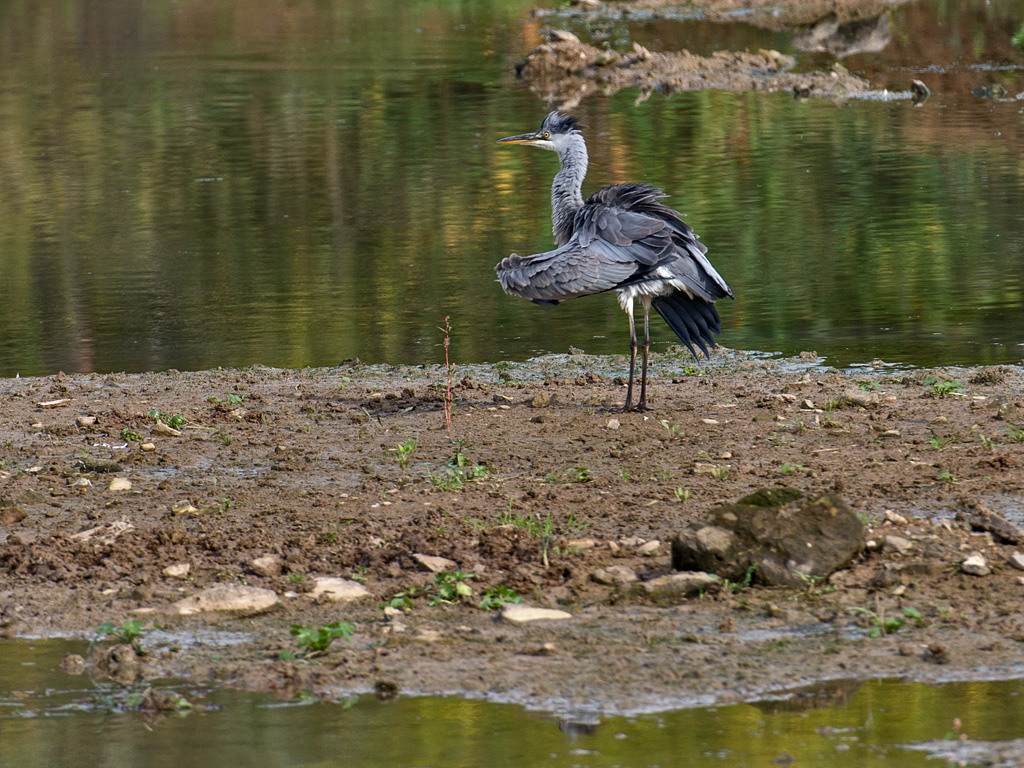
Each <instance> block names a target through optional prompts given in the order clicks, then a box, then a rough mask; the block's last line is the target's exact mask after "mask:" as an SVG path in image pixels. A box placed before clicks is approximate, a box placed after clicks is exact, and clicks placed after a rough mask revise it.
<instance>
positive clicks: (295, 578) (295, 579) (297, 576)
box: [288, 571, 306, 584]
mask: <svg viewBox="0 0 1024 768" xmlns="http://www.w3.org/2000/svg"><path fill="white" fill-rule="evenodd" d="M305 580H306V575H305V574H304V573H299V572H298V571H293V572H292V573H289V574H288V583H289V584H301V583H302V582H304V581H305Z"/></svg>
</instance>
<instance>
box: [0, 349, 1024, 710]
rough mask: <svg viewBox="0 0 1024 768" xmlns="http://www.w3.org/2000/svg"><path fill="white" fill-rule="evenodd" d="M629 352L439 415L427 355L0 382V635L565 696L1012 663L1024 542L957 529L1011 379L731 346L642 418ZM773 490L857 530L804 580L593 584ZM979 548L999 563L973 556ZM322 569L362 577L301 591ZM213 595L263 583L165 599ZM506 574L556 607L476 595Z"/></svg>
mask: <svg viewBox="0 0 1024 768" xmlns="http://www.w3.org/2000/svg"><path fill="white" fill-rule="evenodd" d="M624 371H625V361H624V360H623V359H622V358H595V357H590V356H587V355H584V354H574V355H560V356H549V357H544V358H540V359H538V360H536V361H532V362H530V363H526V364H498V365H493V366H487V365H485V366H471V367H464V366H457V367H456V368H455V370H454V375H453V383H452V389H451V402H452V413H451V435H450V436H449V433H448V430H447V428H446V420H445V400H446V397H447V392H446V389H447V381H446V375H445V370H444V369H443V368H422V367H419V368H401V367H380V366H377V367H368V366H362V365H359V364H358V363H354V364H346V365H343V366H341V367H338V368H331V369H315V370H297V371H291V370H278V369H269V368H252V369H246V370H217V371H204V372H197V373H179V372H177V371H169V372H163V373H147V374H138V375H127V374H113V375H99V374H86V375H70V376H69V375H64V374H59V375H57V376H50V377H45V378H19V379H3V380H0V626H2V630H0V631H3V632H4V633H6V634H7V635H9V636H40V635H43V636H54V635H56V636H71V637H81V638H91V637H93V636H94V635H95V634H96V631H97V627H98V626H99V625H100V624H101V623H103V622H111V623H113V624H115V625H119V626H120V625H122V624H123V623H124V622H126V621H129V620H133V619H134V620H137V621H139V622H141V624H142V626H143V627H144V630H145V635H144V637H143V638H142V641H141V643H142V646H143V647H144V648H145V649H146V650H148V651H149V653H148V654H147V655H146V656H144V657H142V658H141V659H139V662H140V663H139V664H136V663H135V662H134V661H133V662H132V664H131V665H129V666H130V667H131V668H130V669H129V670H128V671H129V672H130V674H129V677H132V676H142V677H146V678H153V677H166V676H183V677H189V678H191V679H194V680H206V679H217V680H219V681H223V682H225V683H227V684H230V685H238V686H244V687H248V688H252V689H259V690H275V691H278V692H280V693H281V695H283V696H291V695H295V694H296V693H297V692H299V691H301V690H309V691H312V692H314V693H317V694H322V695H327V696H333V695H337V694H338V693H339V692H340V691H352V690H369V689H373V688H374V687H377V688H379V690H381V691H384V692H387V691H392V690H395V689H397V690H400V691H404V692H436V693H439V692H452V691H458V692H465V693H468V694H469V695H483V696H489V697H493V698H498V699H505V700H512V701H520V702H524V703H527V704H530V705H533V706H538V707H546V708H555V709H565V708H573V707H579V708H592V709H605V710H616V711H628V710H641V709H656V708H665V707H671V706H674V705H680V704H688V703H689V704H692V703H695V702H710V701H716V700H717V701H729V700H735V699H736V698H740V697H751V696H758V695H762V694H764V693H765V692H770V691H778V690H782V689H786V688H789V687H791V686H793V685H796V684H806V683H813V682H815V681H822V680H835V679H848V678H861V679H863V678H866V677H876V676H904V675H905V676H909V677H913V678H918V679H923V680H935V679H947V678H965V677H979V676H983V677H1007V676H1012V677H1018V676H1020V675H1021V674H1024V612H1022V602H1024V579H1022V577H1024V571H1020V570H1016V569H1015V568H1014V567H1012V565H1011V564H1010V562H1009V558H1010V557H1011V556H1012V555H1013V554H1014V553H1017V552H1024V546H1020V545H1014V544H1008V543H1005V540H1003V539H1000V538H999V537H996V536H993V535H992V534H991V533H989V532H985V531H975V530H971V527H970V525H969V524H968V523H967V522H966V521H965V520H964V515H965V514H969V513H971V512H972V511H974V512H976V511H977V510H978V509H981V508H987V509H988V510H991V511H992V512H994V513H996V514H999V515H1002V516H1004V517H1006V518H1008V519H1009V520H1011V521H1012V522H1017V523H1020V522H1021V511H1022V510H1021V491H1022V486H1024V468H1022V465H1024V431H1022V430H1021V427H1022V426H1024V369H1022V368H1020V367H1016V366H1012V367H994V368H978V369H943V370H934V371H922V370H914V371H899V370H895V369H893V368H891V367H889V366H886V365H885V364H883V363H881V362H878V363H876V364H875V366H874V367H870V368H865V369H863V370H856V371H837V370H833V369H829V368H826V367H823V366H819V365H817V364H816V362H815V360H814V356H813V354H811V353H808V354H805V355H804V356H803V358H802V359H793V360H769V359H765V358H759V357H756V356H751V355H745V354H741V353H734V352H730V351H728V350H720V351H719V352H718V353H716V354H715V355H714V357H713V360H712V361H711V362H710V363H707V364H703V365H700V366H695V365H694V364H693V361H692V359H691V358H689V357H688V356H687V355H685V354H684V353H678V352H676V351H674V350H671V349H670V351H669V352H667V353H665V354H661V355H657V356H656V358H655V364H654V367H653V372H654V380H653V398H652V401H653V405H654V408H655V410H653V411H652V412H650V413H646V414H639V413H616V412H614V411H613V410H612V408H613V407H614V406H615V405H616V404H619V403H621V401H622V400H623V397H624V389H625V388H624V387H623V386H622V381H621V378H620V377H621V375H622V374H623V373H624ZM176 417H180V418H176ZM158 420H159V421H160V422H161V424H170V425H174V426H176V427H177V431H179V432H180V435H173V434H170V435H161V434H159V432H160V431H161V429H162V427H161V426H157V421H158ZM163 431H165V432H166V431H167V430H163ZM116 479H121V480H127V481H128V482H129V483H130V488H127V487H124V486H125V485H126V484H125V483H123V482H120V480H119V481H118V482H116V483H115V482H114V481H115V480H116ZM112 483H114V489H111V484H112ZM119 486H121V487H122V489H121V490H117V488H118V487H119ZM777 486H792V487H795V488H798V489H800V490H803V491H805V492H808V493H815V492H823V491H834V492H837V493H838V494H840V495H841V496H842V497H843V498H844V499H845V500H846V501H847V502H848V503H849V504H850V506H851V507H852V508H853V509H854V510H855V511H856V512H857V513H858V515H859V516H860V517H861V518H862V519H863V520H864V521H865V522H866V523H867V524H868V525H869V527H870V528H869V532H868V539H870V541H869V549H868V550H867V551H865V553H864V554H863V555H862V556H861V557H859V558H858V559H857V560H856V561H855V562H854V564H853V565H852V566H851V567H850V568H849V569H846V570H842V571H839V572H837V573H835V574H834V575H833V576H832V577H831V578H830V579H828V580H827V581H824V582H813V581H809V582H808V583H807V585H806V586H805V587H802V588H795V589H793V588H788V589H784V588H766V587H760V586H757V585H756V584H754V585H749V586H745V585H743V584H732V585H729V584H723V585H720V586H714V587H711V588H709V589H707V590H705V591H704V592H702V593H701V594H699V595H696V596H694V597H691V598H687V599H679V600H677V601H674V602H673V604H670V605H649V604H645V603H644V602H643V600H642V599H638V598H634V597H630V596H629V595H628V592H627V591H626V590H623V589H622V588H619V587H616V586H614V585H606V584H601V583H598V582H596V581H595V580H594V579H593V578H592V576H593V574H594V572H595V571H596V570H597V569H599V568H601V567H606V566H611V565H621V566H627V567H628V568H630V569H632V571H633V572H635V573H636V574H637V576H638V577H639V578H640V579H641V580H649V579H651V578H654V577H656V576H659V575H662V574H665V573H668V572H669V571H670V570H671V564H670V553H669V543H670V541H671V539H672V537H673V535H674V534H675V533H676V532H677V531H678V530H679V529H680V528H681V527H682V526H683V525H684V524H685V523H687V522H688V521H691V520H694V519H696V518H699V517H700V516H701V515H704V514H705V513H707V512H708V511H709V510H711V509H712V508H714V507H715V506H716V505H719V504H723V503H727V502H732V501H735V500H736V499H738V498H739V497H741V496H744V495H746V494H747V493H749V492H751V491H754V490H756V489H759V488H764V487H777ZM651 542H659V543H657V544H652V543H651ZM975 552H977V553H980V554H981V555H982V556H983V557H984V558H985V559H986V561H987V565H988V567H989V568H990V569H991V573H990V574H988V575H981V576H978V575H969V574H967V573H964V572H963V571H962V568H961V564H962V562H963V561H964V560H965V558H967V557H968V556H969V555H970V554H972V553H975ZM415 554H425V555H432V556H439V557H444V558H448V559H449V560H451V561H453V562H454V564H455V567H454V568H453V567H451V565H450V564H449V565H448V566H447V570H448V572H450V573H451V572H455V571H456V570H458V572H459V573H461V574H468V575H471V578H470V577H469V576H467V577H466V578H465V579H459V578H456V577H448V578H449V584H448V586H449V587H454V584H455V583H462V584H465V585H466V586H467V587H468V588H469V590H471V591H472V594H470V595H465V596H460V595H458V594H457V593H456V592H455V591H454V589H449V590H448V591H447V592H446V591H445V590H444V589H442V588H440V587H439V586H438V584H437V578H438V577H437V576H436V575H435V574H434V573H433V572H431V571H429V570H427V568H426V567H425V566H424V565H422V564H421V563H420V562H418V561H417V560H416V559H414V557H413V555H415ZM273 555H276V556H277V557H276V558H273V557H272V558H270V559H269V560H259V561H258V562H257V563H254V561H257V560H258V559H259V558H264V557H267V556H273ZM545 559H546V563H545ZM268 564H269V565H268ZM170 566H177V567H178V568H177V569H174V568H172V569H171V570H169V571H168V570H166V569H168V567H170ZM185 566H187V573H183V571H184V570H185ZM278 570H279V571H280V572H279V573H278V572H277V571H278ZM327 576H332V577H341V578H346V579H354V580H355V581H356V582H357V583H361V584H363V585H364V586H365V588H366V589H368V590H369V592H370V595H369V596H368V597H365V598H362V599H358V600H355V601H352V602H335V601H331V600H329V599H327V598H325V597H319V598H313V597H311V596H310V595H311V591H310V590H311V589H312V587H313V586H314V585H315V583H316V579H317V578H318V577H327ZM441 578H442V579H444V578H445V577H441ZM217 584H234V585H242V584H244V585H249V586H253V587H261V588H266V589H269V590H272V591H273V592H274V593H275V594H276V596H278V597H279V598H280V603H279V604H278V605H277V606H275V607H274V608H272V609H271V610H269V611H268V612H266V613H262V614H260V615H257V616H248V617H239V616H237V615H234V614H226V613H200V614H195V615H191V616H182V615H179V614H177V613H176V612H175V610H174V607H173V606H174V603H175V602H176V601H178V600H181V599H183V598H185V597H188V596H190V595H195V594H197V593H199V592H201V591H202V590H203V589H205V588H208V587H211V586H214V585H217ZM442 586H444V585H442ZM498 587H502V588H504V589H505V590H511V592H509V591H499V590H498V589H497V588H498ZM512 592H514V593H515V594H516V595H518V596H520V597H521V599H522V601H523V603H524V604H529V605H532V606H538V607H547V608H557V609H561V610H564V611H566V612H568V613H570V614H571V615H572V618H569V619H564V620H559V621H556V620H545V621H539V622H535V623H528V624H515V623H512V622H510V621H508V620H507V619H505V618H502V617H501V611H500V610H484V609H482V608H481V607H479V605H480V602H481V600H482V599H483V598H484V597H485V595H486V596H490V597H491V598H492V601H495V602H496V601H497V600H499V599H501V598H506V599H512V597H513V596H512ZM403 596H405V597H406V598H407V600H403ZM438 597H448V598H451V599H452V600H453V602H440V603H438V604H436V605H432V604H431V603H433V602H437V598H438ZM387 604H393V605H394V606H396V607H397V608H398V609H400V611H401V612H398V611H396V610H394V609H390V610H388V611H385V610H383V608H384V607H385V606H386V605H387ZM499 607H500V606H499ZM904 609H909V610H908V611H906V612H905V611H904ZM337 621H347V622H350V623H351V624H352V625H353V626H354V629H355V631H354V634H353V636H352V637H351V639H350V640H349V641H347V642H346V641H345V640H343V639H339V640H337V641H336V642H335V643H334V644H333V645H332V646H330V648H329V649H328V651H327V653H325V654H322V655H319V656H315V655H308V656H307V657H306V658H303V657H302V651H303V650H304V649H302V648H301V647H300V646H299V645H297V640H296V637H293V636H292V634H291V631H290V630H291V627H292V625H305V626H309V627H312V628H319V627H321V626H325V625H328V624H331V623H333V622H337ZM900 621H902V626H896V624H898V623H899V622H900ZM881 625H886V629H887V630H888V631H886V632H884V633H883V632H881V631H880V626H881ZM872 635H880V636H877V637H875V636H872ZM306 650H308V649H306ZM282 652H284V655H285V656H288V655H289V652H295V653H298V654H299V658H292V659H285V660H282V659H281V656H282ZM95 662H96V660H95V659H93V660H91V661H87V664H95ZM115 666H117V665H115ZM122 666H123V665H122ZM115 671H117V670H115ZM124 671H125V670H124V669H121V670H120V672H121V673H124ZM93 672H94V673H96V674H98V673H99V669H94V670H93Z"/></svg>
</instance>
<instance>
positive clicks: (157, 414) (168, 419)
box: [146, 408, 185, 429]
mask: <svg viewBox="0 0 1024 768" xmlns="http://www.w3.org/2000/svg"><path fill="white" fill-rule="evenodd" d="M146 415H147V416H149V418H151V419H153V420H154V421H162V422H163V423H164V424H166V425H167V426H168V427H172V428H174V429H179V428H180V427H181V426H182V425H184V423H185V417H184V416H182V415H181V414H180V413H179V414H175V415H174V416H169V415H168V414H166V413H164V412H163V411H161V410H159V409H157V408H150V409H149V410H148V411H146Z"/></svg>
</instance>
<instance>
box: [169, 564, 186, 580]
mask: <svg viewBox="0 0 1024 768" xmlns="http://www.w3.org/2000/svg"><path fill="white" fill-rule="evenodd" d="M191 570H192V566H191V565H190V564H189V563H175V564H174V565H168V566H167V567H166V568H164V570H163V574H164V576H166V577H167V578H169V579H187V578H188V574H189V572H190V571H191Z"/></svg>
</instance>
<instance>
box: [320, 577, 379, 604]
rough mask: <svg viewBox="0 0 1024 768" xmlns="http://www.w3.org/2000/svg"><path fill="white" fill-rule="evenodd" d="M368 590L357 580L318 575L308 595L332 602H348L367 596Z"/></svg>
mask: <svg viewBox="0 0 1024 768" xmlns="http://www.w3.org/2000/svg"><path fill="white" fill-rule="evenodd" d="M369 594H370V591H369V590H368V589H367V588H366V587H364V586H363V585H362V584H360V583H359V582H358V581H352V580H351V579H339V578H337V577H334V576H318V577H317V578H316V580H315V581H314V582H313V590H312V591H311V592H310V593H309V596H310V597H312V598H313V599H314V600H316V599H324V600H331V601H333V602H348V601H350V600H359V599H360V598H363V597H368V596H369Z"/></svg>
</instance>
